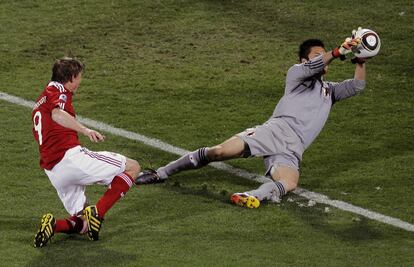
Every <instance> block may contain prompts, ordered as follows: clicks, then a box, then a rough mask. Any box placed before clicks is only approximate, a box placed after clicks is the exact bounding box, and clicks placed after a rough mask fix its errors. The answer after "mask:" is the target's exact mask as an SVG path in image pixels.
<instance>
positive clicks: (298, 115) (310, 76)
mask: <svg viewBox="0 0 414 267" xmlns="http://www.w3.org/2000/svg"><path fill="white" fill-rule="evenodd" d="M324 67H325V64H324V63H323V60H322V55H320V56H318V57H316V58H314V59H312V60H311V61H308V62H305V63H302V64H296V65H293V66H292V67H291V68H290V69H289V71H288V73H287V76H286V87H285V94H284V95H283V97H282V98H281V99H280V101H279V103H278V104H277V106H276V108H275V110H274V112H273V115H272V117H273V118H283V119H284V120H285V121H286V122H287V123H288V124H289V125H290V127H292V129H293V130H294V131H295V132H296V133H297V135H298V136H299V138H300V139H301V141H302V143H303V145H304V147H305V149H306V148H307V147H309V145H310V144H311V143H312V142H313V140H315V138H316V137H317V136H318V134H319V133H320V131H321V130H322V128H323V126H324V125H325V122H326V120H327V119H328V115H329V112H330V111H331V107H332V105H333V104H334V103H335V102H336V101H339V100H342V99H345V98H348V97H351V96H354V95H356V94H357V93H358V92H360V91H362V90H363V89H364V88H365V81H363V80H355V79H349V80H345V81H343V82H340V83H334V82H325V81H323V80H320V79H318V78H316V77H315V75H317V74H318V73H320V72H321V71H322V70H323V68H324Z"/></svg>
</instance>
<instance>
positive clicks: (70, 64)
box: [51, 57, 85, 84]
mask: <svg viewBox="0 0 414 267" xmlns="http://www.w3.org/2000/svg"><path fill="white" fill-rule="evenodd" d="M84 68H85V66H84V65H83V63H82V62H80V61H79V60H78V59H76V58H71V57H63V58H61V59H58V60H56V61H55V63H54V64H53V68H52V78H51V80H52V81H55V82H59V83H62V84H64V83H66V82H71V81H72V78H73V77H77V76H78V75H79V73H81V72H82V71H83V69H84Z"/></svg>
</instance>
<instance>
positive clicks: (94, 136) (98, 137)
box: [82, 128, 105, 143]
mask: <svg viewBox="0 0 414 267" xmlns="http://www.w3.org/2000/svg"><path fill="white" fill-rule="evenodd" d="M82 133H83V134H84V135H85V136H87V137H89V140H91V141H92V142H96V143H97V142H101V141H104V140H105V136H104V135H102V134H100V133H99V132H97V131H95V130H91V129H88V128H85V129H84V131H83V132H82Z"/></svg>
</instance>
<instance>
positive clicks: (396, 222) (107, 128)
mask: <svg viewBox="0 0 414 267" xmlns="http://www.w3.org/2000/svg"><path fill="white" fill-rule="evenodd" d="M0 99H2V100H5V101H8V102H10V103H13V104H17V105H20V106H25V107H29V108H32V107H33V105H34V102H33V101H27V100H24V99H22V98H20V97H16V96H12V95H9V94H6V93H3V92H0ZM77 118H78V120H79V121H80V122H81V123H83V124H85V125H87V126H89V127H92V128H95V129H98V130H100V131H104V132H108V133H111V134H113V135H117V136H121V137H125V138H128V139H131V140H135V141H139V142H142V143H144V144H145V145H148V146H152V147H155V148H158V149H160V150H162V151H165V152H168V153H172V154H176V155H179V156H182V155H184V154H186V153H188V152H189V151H188V150H185V149H182V148H179V147H175V146H172V145H170V144H167V143H165V142H163V141H161V140H158V139H154V138H149V137H146V136H144V135H141V134H137V133H134V132H130V131H127V130H124V129H120V128H116V127H113V126H111V125H109V124H106V123H103V122H99V121H95V120H92V119H88V118H84V117H81V116H77ZM210 166H212V167H214V168H216V169H219V170H223V171H226V172H228V173H231V174H234V175H237V176H239V177H243V178H246V179H250V180H255V181H257V182H263V181H264V178H265V177H264V176H261V175H259V174H254V173H250V172H247V171H245V170H242V169H238V168H235V167H232V166H230V165H228V164H226V163H223V162H214V163H211V164H210ZM293 193H295V194H297V195H299V196H301V197H304V198H307V199H309V200H314V201H315V202H318V203H322V204H326V205H330V206H333V207H336V208H338V209H341V210H345V211H349V212H352V213H355V214H359V215H361V216H364V217H367V218H369V219H372V220H376V221H379V222H382V223H385V224H389V225H392V226H395V227H398V228H401V229H404V230H407V231H410V232H414V225H413V224H410V223H408V222H404V221H402V220H400V219H397V218H393V217H390V216H387V215H383V214H380V213H377V212H374V211H370V210H367V209H364V208H361V207H358V206H355V205H352V204H349V203H346V202H344V201H340V200H333V199H329V197H328V196H325V195H322V194H319V193H315V192H312V191H308V190H306V189H303V188H297V189H296V190H295V191H294V192H293Z"/></svg>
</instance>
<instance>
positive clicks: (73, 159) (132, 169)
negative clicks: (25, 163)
mask: <svg viewBox="0 0 414 267" xmlns="http://www.w3.org/2000/svg"><path fill="white" fill-rule="evenodd" d="M83 69H84V65H83V64H82V63H81V62H80V61H79V60H77V59H74V58H68V57H65V58H62V59H59V60H57V61H56V62H55V63H54V65H53V69H52V78H51V81H50V82H49V83H48V85H47V86H46V88H45V89H44V91H43V92H42V94H41V95H40V96H39V98H38V99H37V100H36V104H35V106H34V107H33V111H32V120H33V129H32V130H33V135H34V138H35V139H36V141H37V143H38V144H39V152H40V166H41V167H42V168H43V169H44V170H45V172H46V175H47V176H48V177H49V180H50V182H51V183H52V185H53V186H54V187H55V189H56V191H57V193H58V195H59V198H60V199H61V201H62V203H63V205H64V207H65V209H66V210H67V211H68V213H69V214H70V216H69V217H68V218H65V219H55V218H54V217H53V215H52V214H50V213H48V214H45V215H43V217H42V220H41V223H40V227H39V230H38V232H37V234H36V236H35V239H34V246H35V247H42V246H44V245H46V244H47V243H48V241H49V240H50V238H51V237H52V236H53V235H54V234H55V233H67V234H71V233H80V234H84V233H86V234H87V236H88V237H89V239H91V240H98V239H99V231H100V229H101V225H102V221H103V218H104V216H105V213H106V212H107V211H108V210H109V209H110V208H111V207H112V206H113V205H114V204H115V202H117V201H118V200H119V199H120V198H121V197H122V196H123V195H124V194H126V192H127V191H128V190H129V188H130V187H131V186H132V185H133V184H134V181H135V179H136V177H137V176H138V173H139V172H140V166H139V164H138V162H137V161H135V160H132V159H129V158H127V157H125V156H123V155H120V154H116V153H111V152H106V151H101V152H93V151H89V150H88V149H86V148H84V147H82V146H81V145H80V142H79V138H78V133H80V134H83V135H85V136H87V137H88V138H89V139H90V140H91V141H92V142H101V141H104V139H105V137H104V136H103V135H102V134H100V133H99V132H97V131H94V130H92V129H89V128H87V127H85V126H84V125H82V124H81V123H79V122H78V121H77V120H76V114H75V110H74V109H73V106H72V96H73V94H75V93H76V91H77V89H78V87H79V84H80V82H81V80H82V71H83ZM90 184H102V185H107V186H108V190H107V191H106V192H105V193H104V195H103V196H102V197H101V199H100V200H99V201H98V202H97V203H96V205H93V206H88V204H87V200H86V196H85V187H86V185H90Z"/></svg>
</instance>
